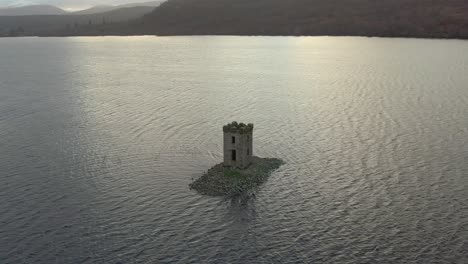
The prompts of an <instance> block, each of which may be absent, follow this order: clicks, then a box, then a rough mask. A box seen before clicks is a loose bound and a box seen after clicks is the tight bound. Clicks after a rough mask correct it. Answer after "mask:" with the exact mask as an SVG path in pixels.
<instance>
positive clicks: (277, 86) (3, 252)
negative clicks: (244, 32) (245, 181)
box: [0, 37, 468, 263]
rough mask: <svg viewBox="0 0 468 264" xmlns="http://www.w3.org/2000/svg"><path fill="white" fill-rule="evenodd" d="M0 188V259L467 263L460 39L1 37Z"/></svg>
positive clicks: (465, 73)
mask: <svg viewBox="0 0 468 264" xmlns="http://www.w3.org/2000/svg"><path fill="white" fill-rule="evenodd" d="M232 120H238V121H243V122H252V123H255V131H254V152H255V154H256V155H258V156H262V157H279V158H282V159H284V160H285V161H286V162H287V164H286V165H284V166H282V167H281V168H280V169H279V170H278V171H276V172H275V173H274V174H273V175H272V176H271V178H270V179H269V181H268V182H267V183H266V184H264V185H263V186H262V187H261V188H260V189H259V190H258V191H257V195H256V197H255V198H251V199H248V200H236V199H234V200H230V199H222V198H212V197H207V196H201V195H199V194H197V193H195V192H194V191H191V190H189V188H188V184H189V183H190V182H191V181H192V179H194V178H197V177H198V176H200V175H201V174H202V173H203V171H205V170H207V169H208V168H210V167H211V166H212V165H214V164H216V163H218V162H220V161H221V159H222V129H221V127H222V125H223V124H225V123H227V122H230V121H232ZM0 181H1V184H0V262H1V263H248V262H250V263H468V42H466V41H457V40H416V39H380V38H346V37H343V38H335V37H313V38H287V37H128V38H126V37H104V38H45V39H39V38H15V39H0Z"/></svg>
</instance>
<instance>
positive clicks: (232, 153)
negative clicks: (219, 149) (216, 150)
mask: <svg viewBox="0 0 468 264" xmlns="http://www.w3.org/2000/svg"><path fill="white" fill-rule="evenodd" d="M231 159H232V160H233V161H235V160H236V151H235V150H234V149H233V150H231Z"/></svg>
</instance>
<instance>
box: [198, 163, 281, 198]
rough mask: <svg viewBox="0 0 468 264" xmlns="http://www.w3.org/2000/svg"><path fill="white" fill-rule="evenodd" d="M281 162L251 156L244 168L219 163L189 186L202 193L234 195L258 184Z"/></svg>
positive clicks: (251, 188)
mask: <svg viewBox="0 0 468 264" xmlns="http://www.w3.org/2000/svg"><path fill="white" fill-rule="evenodd" d="M282 164H284V162H283V161H282V160H280V159H274V158H259V157H252V164H250V166H249V167H248V168H246V169H234V168H229V167H224V166H223V163H219V164H217V165H215V166H213V167H212V168H211V169H209V170H208V171H207V172H206V173H205V174H203V175H202V176H201V177H200V178H198V179H197V180H195V181H193V182H192V183H191V184H190V185H189V186H190V189H193V190H196V191H197V192H199V193H200V194H204V195H211V196H234V195H238V194H242V193H245V192H249V191H252V190H253V189H255V188H256V187H258V186H260V185H261V184H262V183H264V182H265V181H266V180H267V179H268V177H269V176H270V174H271V173H272V172H273V171H274V170H276V169H278V168H279V167H280V166H281V165H282Z"/></svg>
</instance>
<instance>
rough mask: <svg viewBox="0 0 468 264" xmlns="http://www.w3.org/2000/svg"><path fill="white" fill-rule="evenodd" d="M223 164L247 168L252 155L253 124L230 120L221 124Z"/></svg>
mask: <svg viewBox="0 0 468 264" xmlns="http://www.w3.org/2000/svg"><path fill="white" fill-rule="evenodd" d="M223 132H224V141H223V142H224V144H223V145H224V166H225V167H232V168H238V169H245V168H247V167H248V166H249V165H250V163H252V156H253V144H252V142H253V138H252V132H253V124H248V125H246V124H244V123H237V122H235V121H234V122H232V123H230V124H227V125H225V126H223Z"/></svg>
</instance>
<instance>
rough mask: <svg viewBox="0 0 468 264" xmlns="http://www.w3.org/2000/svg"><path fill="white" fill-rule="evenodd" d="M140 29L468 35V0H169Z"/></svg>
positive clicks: (181, 32)
mask: <svg viewBox="0 0 468 264" xmlns="http://www.w3.org/2000/svg"><path fill="white" fill-rule="evenodd" d="M134 30H135V31H136V32H138V31H139V32H144V33H145V34H158V35H213V34H215V35H226V34H228V35H361V36H390V37H392V36H399V37H438V38H439V37H440V38H468V1H467V0H255V1H254V0H169V1H167V2H165V3H163V4H161V5H160V6H159V7H158V8H156V9H155V10H154V11H153V12H152V13H151V14H149V15H147V16H145V18H144V19H143V22H141V23H140V24H139V25H138V26H136V27H135V29H134Z"/></svg>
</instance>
